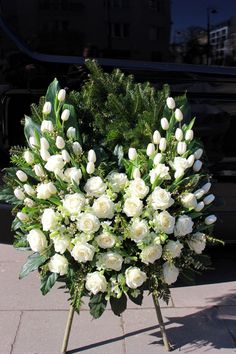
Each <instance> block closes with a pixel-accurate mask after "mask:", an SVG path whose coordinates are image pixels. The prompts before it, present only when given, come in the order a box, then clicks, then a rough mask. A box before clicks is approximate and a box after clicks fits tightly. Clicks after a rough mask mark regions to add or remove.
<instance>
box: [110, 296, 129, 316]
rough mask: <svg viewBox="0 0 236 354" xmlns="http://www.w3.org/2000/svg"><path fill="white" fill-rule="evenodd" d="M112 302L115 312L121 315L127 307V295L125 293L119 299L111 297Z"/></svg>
mask: <svg viewBox="0 0 236 354" xmlns="http://www.w3.org/2000/svg"><path fill="white" fill-rule="evenodd" d="M110 304H111V309H112V311H113V312H114V314H115V315H117V316H120V315H121V313H122V312H124V311H125V310H126V308H127V296H126V295H125V294H124V293H123V294H122V296H121V297H120V298H119V299H116V298H114V297H111V298H110Z"/></svg>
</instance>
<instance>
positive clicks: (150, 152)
mask: <svg viewBox="0 0 236 354" xmlns="http://www.w3.org/2000/svg"><path fill="white" fill-rule="evenodd" d="M154 152H155V145H154V144H152V143H149V144H148V146H147V149H146V154H147V156H149V157H150V156H152V155H153V154H154Z"/></svg>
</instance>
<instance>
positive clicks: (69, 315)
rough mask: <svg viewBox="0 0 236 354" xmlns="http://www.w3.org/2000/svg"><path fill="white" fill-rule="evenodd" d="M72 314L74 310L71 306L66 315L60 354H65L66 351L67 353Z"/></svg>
mask: <svg viewBox="0 0 236 354" xmlns="http://www.w3.org/2000/svg"><path fill="white" fill-rule="evenodd" d="M74 313H75V310H74V308H73V306H70V309H69V314H68V318H67V323H66V329H65V334H64V338H63V343H62V347H61V353H62V354H66V351H67V346H68V342H69V337H70V330H71V326H72V322H73V317H74Z"/></svg>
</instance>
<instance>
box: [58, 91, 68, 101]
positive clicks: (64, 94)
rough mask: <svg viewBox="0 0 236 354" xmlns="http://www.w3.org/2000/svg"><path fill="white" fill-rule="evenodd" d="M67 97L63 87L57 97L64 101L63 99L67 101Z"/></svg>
mask: <svg viewBox="0 0 236 354" xmlns="http://www.w3.org/2000/svg"><path fill="white" fill-rule="evenodd" d="M65 98H66V90H64V89H61V90H60V91H59V92H58V95H57V99H58V101H60V102H63V101H65Z"/></svg>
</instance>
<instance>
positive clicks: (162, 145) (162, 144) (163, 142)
mask: <svg viewBox="0 0 236 354" xmlns="http://www.w3.org/2000/svg"><path fill="white" fill-rule="evenodd" d="M159 149H160V151H161V152H163V151H165V150H166V138H161V140H160V144H159Z"/></svg>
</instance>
